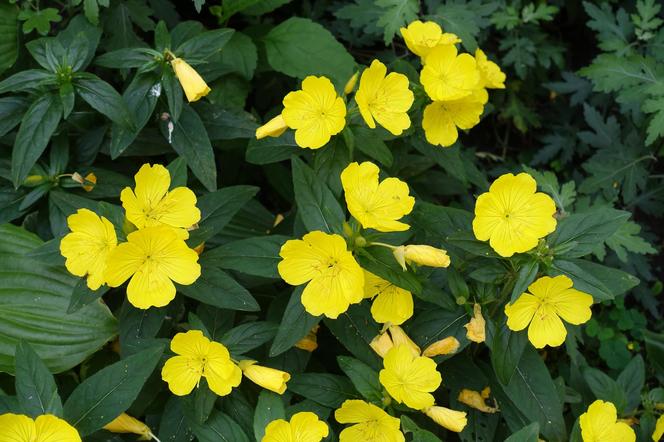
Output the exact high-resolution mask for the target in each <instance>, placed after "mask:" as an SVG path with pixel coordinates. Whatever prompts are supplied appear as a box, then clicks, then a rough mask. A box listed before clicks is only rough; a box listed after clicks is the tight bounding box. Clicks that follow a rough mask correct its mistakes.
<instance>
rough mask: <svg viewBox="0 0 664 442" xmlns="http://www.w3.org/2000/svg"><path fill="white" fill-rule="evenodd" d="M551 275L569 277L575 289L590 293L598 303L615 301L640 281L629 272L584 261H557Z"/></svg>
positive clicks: (554, 262)
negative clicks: (614, 299)
mask: <svg viewBox="0 0 664 442" xmlns="http://www.w3.org/2000/svg"><path fill="white" fill-rule="evenodd" d="M550 273H551V276H554V275H559V274H561V273H562V274H565V275H567V276H569V277H570V278H571V279H572V281H573V282H574V288H576V289H577V290H581V291H582V292H586V293H590V294H591V295H592V296H593V298H595V299H596V300H597V301H605V300H607V299H613V298H615V297H616V296H620V295H622V294H623V293H625V292H627V291H628V290H630V289H631V288H633V287H636V286H637V285H638V284H639V279H638V278H637V277H635V276H633V275H630V274H629V273H627V272H623V271H622V270H618V269H614V268H611V267H606V266H603V265H601V264H596V263H594V262H591V261H586V260H583V259H565V260H562V259H557V260H555V261H553V267H552V272H550Z"/></svg>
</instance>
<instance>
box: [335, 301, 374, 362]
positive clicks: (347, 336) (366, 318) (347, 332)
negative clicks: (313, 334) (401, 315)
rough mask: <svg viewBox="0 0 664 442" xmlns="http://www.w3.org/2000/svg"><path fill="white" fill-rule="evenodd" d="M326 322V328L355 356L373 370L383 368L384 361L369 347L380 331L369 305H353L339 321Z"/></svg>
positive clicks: (364, 303) (363, 303) (340, 316)
mask: <svg viewBox="0 0 664 442" xmlns="http://www.w3.org/2000/svg"><path fill="white" fill-rule="evenodd" d="M324 321H325V326H326V327H327V328H328V329H329V330H330V332H332V334H333V335H334V336H335V337H336V338H337V339H338V340H339V342H341V343H342V344H343V346H344V347H346V349H347V350H348V351H349V352H350V353H351V354H352V355H353V356H355V357H356V358H357V359H359V360H361V361H362V362H364V363H365V364H367V365H368V366H370V367H372V368H373V369H379V367H382V361H381V360H380V358H379V357H378V356H377V355H376V353H374V351H373V350H372V349H371V347H369V343H370V342H371V340H372V339H373V338H374V337H376V336H377V335H378V333H379V331H380V330H379V326H378V324H376V322H375V321H374V320H373V318H372V317H371V311H370V309H369V304H368V303H366V302H362V303H360V304H354V305H351V306H350V308H349V309H348V310H346V312H344V313H342V314H341V315H339V317H338V318H337V319H334V320H332V319H325V320H324Z"/></svg>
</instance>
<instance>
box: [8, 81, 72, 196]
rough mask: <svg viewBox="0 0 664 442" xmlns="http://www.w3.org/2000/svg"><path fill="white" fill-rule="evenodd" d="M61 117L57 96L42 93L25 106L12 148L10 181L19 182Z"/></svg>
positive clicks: (26, 173)
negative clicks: (27, 106) (25, 109)
mask: <svg viewBox="0 0 664 442" xmlns="http://www.w3.org/2000/svg"><path fill="white" fill-rule="evenodd" d="M60 118H62V105H61V104H60V98H59V97H56V96H55V95H53V94H46V95H42V96H41V97H39V98H37V100H35V101H34V102H33V103H32V105H31V106H30V107H29V108H28V110H27V111H26V113H25V115H23V119H22V120H21V126H20V127H19V128H18V133H17V134H16V140H15V141H14V150H13V151H12V181H13V182H14V186H15V187H18V186H19V185H21V184H22V183H23V181H24V180H25V178H26V177H27V176H28V174H29V173H30V169H32V166H34V165H35V163H36V162H37V160H38V159H39V157H40V156H41V154H42V153H43V152H44V149H46V146H47V145H48V142H49V140H50V139H51V136H52V135H53V133H54V132H55V130H56V129H57V127H58V124H59V123H60Z"/></svg>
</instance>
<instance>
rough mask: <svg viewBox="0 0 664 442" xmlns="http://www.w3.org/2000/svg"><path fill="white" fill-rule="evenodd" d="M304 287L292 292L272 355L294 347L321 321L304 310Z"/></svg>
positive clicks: (275, 339) (273, 345)
mask: <svg viewBox="0 0 664 442" xmlns="http://www.w3.org/2000/svg"><path fill="white" fill-rule="evenodd" d="M304 287H305V286H304V285H301V286H299V287H297V288H295V290H293V293H291V296H290V298H289V300H288V305H286V310H285V311H284V314H283V315H282V317H281V323H280V324H279V329H278V330H277V335H276V336H275V338H274V342H272V347H270V357H274V356H277V355H280V354H282V353H283V352H285V351H286V350H288V349H290V348H292V347H293V346H294V345H295V344H296V343H297V342H298V341H299V340H300V339H302V338H304V337H305V336H306V335H307V333H309V331H311V329H312V328H314V327H315V326H316V324H318V322H320V319H321V318H320V317H316V316H311V315H310V314H309V313H307V312H306V311H305V310H304V306H303V305H302V299H301V298H302V291H303V290H304Z"/></svg>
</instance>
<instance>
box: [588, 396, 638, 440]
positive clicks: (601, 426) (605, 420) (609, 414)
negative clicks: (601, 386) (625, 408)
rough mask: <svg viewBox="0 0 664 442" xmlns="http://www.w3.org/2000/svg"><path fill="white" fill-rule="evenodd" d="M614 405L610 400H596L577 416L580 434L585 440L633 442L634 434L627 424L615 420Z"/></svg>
mask: <svg viewBox="0 0 664 442" xmlns="http://www.w3.org/2000/svg"><path fill="white" fill-rule="evenodd" d="M616 419H617V412H616V407H615V406H614V405H613V404H612V403H611V402H604V401H602V400H596V401H595V402H593V403H592V404H590V407H588V410H587V411H586V412H585V413H583V414H582V415H581V416H580V417H579V425H580V427H581V436H582V437H583V440H584V442H585V441H592V442H594V441H602V442H604V441H606V442H634V441H636V434H635V433H634V430H632V429H631V428H630V427H629V426H628V425H627V424H625V423H622V422H616Z"/></svg>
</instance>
